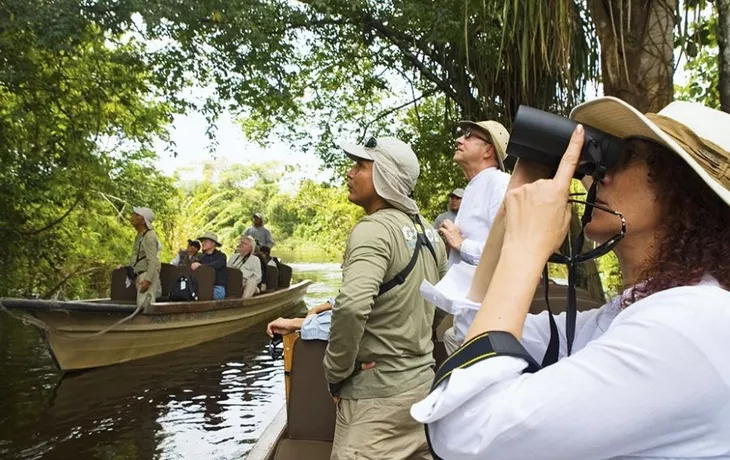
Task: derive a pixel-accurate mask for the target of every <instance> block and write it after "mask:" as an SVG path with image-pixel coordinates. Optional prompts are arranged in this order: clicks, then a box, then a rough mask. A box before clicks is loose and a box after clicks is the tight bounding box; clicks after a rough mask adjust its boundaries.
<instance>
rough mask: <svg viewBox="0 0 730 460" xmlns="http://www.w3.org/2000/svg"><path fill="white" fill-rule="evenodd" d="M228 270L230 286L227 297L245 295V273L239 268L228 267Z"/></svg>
mask: <svg viewBox="0 0 730 460" xmlns="http://www.w3.org/2000/svg"><path fill="white" fill-rule="evenodd" d="M226 270H227V271H228V286H227V287H226V299H240V298H241V297H243V273H241V270H239V269H237V268H231V267H226Z"/></svg>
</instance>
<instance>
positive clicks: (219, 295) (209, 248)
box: [190, 232, 228, 300]
mask: <svg viewBox="0 0 730 460" xmlns="http://www.w3.org/2000/svg"><path fill="white" fill-rule="evenodd" d="M198 241H200V244H201V246H202V248H203V251H202V254H201V255H200V257H199V258H198V261H197V262H193V263H192V264H191V265H190V268H191V269H193V270H197V269H198V267H200V266H201V265H207V266H209V267H211V268H212V269H213V270H215V281H214V282H213V299H214V300H221V299H225V298H226V286H227V285H228V272H226V259H227V258H226V255H225V254H223V253H222V252H221V251H219V250H218V248H219V247H221V243H220V242H219V241H218V235H216V234H215V233H213V232H206V233H205V235H203V236H201V237H200V238H198Z"/></svg>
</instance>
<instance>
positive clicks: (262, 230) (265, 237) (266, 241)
mask: <svg viewBox="0 0 730 460" xmlns="http://www.w3.org/2000/svg"><path fill="white" fill-rule="evenodd" d="M243 234H244V235H246V236H252V237H253V239H254V240H256V246H259V247H260V246H267V247H268V248H269V249H271V248H273V247H274V240H273V239H272V238H271V232H270V231H269V229H268V228H266V227H264V216H263V214H261V213H259V212H257V213H255V214H254V215H253V225H252V226H250V227H248V228H247V229H246V231H245V232H243Z"/></svg>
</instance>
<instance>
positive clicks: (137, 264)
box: [127, 207, 162, 308]
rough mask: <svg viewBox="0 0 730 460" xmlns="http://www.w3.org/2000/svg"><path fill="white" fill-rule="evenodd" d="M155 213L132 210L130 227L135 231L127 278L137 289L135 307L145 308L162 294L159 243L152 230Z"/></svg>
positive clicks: (138, 209) (146, 209)
mask: <svg viewBox="0 0 730 460" xmlns="http://www.w3.org/2000/svg"><path fill="white" fill-rule="evenodd" d="M154 220H155V213H154V212H152V210H151V209H150V208H143V207H140V208H133V212H132V219H131V222H132V226H134V228H135V229H136V230H137V236H136V237H135V239H134V245H133V249H132V258H131V259H130V261H129V265H128V266H127V272H128V273H127V277H128V278H129V277H130V275H132V277H131V279H130V281H133V282H134V285H135V288H136V289H137V306H138V307H142V308H146V307H147V306H149V305H150V304H151V303H152V302H154V301H155V299H156V298H157V297H159V296H160V295H161V294H162V286H161V285H160V256H159V248H160V242H159V240H158V239H157V233H155V231H154V230H153V229H152V221H154Z"/></svg>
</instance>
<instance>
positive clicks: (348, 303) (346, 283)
mask: <svg viewBox="0 0 730 460" xmlns="http://www.w3.org/2000/svg"><path fill="white" fill-rule="evenodd" d="M341 146H342V148H343V149H344V150H345V153H347V154H348V156H350V158H352V159H353V160H354V161H355V165H354V166H353V167H352V169H351V170H350V171H349V172H348V173H347V179H348V180H347V186H348V189H349V195H348V199H349V200H350V201H351V202H352V203H354V204H356V205H358V206H360V207H362V208H363V209H364V210H365V212H366V213H367V216H366V217H364V218H362V219H361V220H360V221H359V222H358V223H357V225H355V227H354V228H353V229H352V232H351V233H350V237H349V239H348V242H347V247H346V249H345V259H344V264H343V282H342V286H341V288H340V293H339V295H338V296H337V298H336V299H335V306H334V308H333V312H332V325H331V328H330V337H329V345H328V346H327V352H326V354H325V358H324V367H325V374H326V378H327V381H328V382H329V384H330V392H331V393H332V394H333V396H334V398H335V401H336V403H337V425H336V428H335V438H334V444H333V448H332V457H331V458H332V459H333V460H334V459H337V460H339V459H355V458H366V459H393V460H397V459H427V458H431V456H430V454H429V451H428V447H427V444H426V437H425V434H424V429H423V426H422V425H420V424H419V423H417V422H416V421H415V420H413V419H412V418H411V416H410V413H409V410H410V406H411V404H412V403H414V402H416V401H419V400H420V399H421V398H423V397H425V395H426V394H427V393H428V391H429V389H430V385H431V381H432V379H433V375H434V374H433V366H434V360H433V357H432V350H433V344H432V342H431V337H432V327H433V321H434V307H433V305H431V304H429V303H427V302H426V301H425V300H424V299H423V297H422V296H421V295H420V293H419V286H420V285H421V282H423V281H424V280H427V281H429V282H431V283H434V282H436V281H438V279H439V278H440V277H441V276H442V275H443V274H444V273H446V270H447V262H446V251H445V246H444V243H443V241H442V240H441V238H439V237H438V236H437V234H436V233H435V231H434V230H433V227H431V226H430V225H429V224H428V223H426V220H425V219H424V218H423V217H421V216H420V215H419V211H418V207H417V205H416V203H415V202H414V201H413V200H412V199H411V198H410V196H411V195H412V192H413V188H414V187H415V185H416V180H417V178H418V175H419V166H418V160H417V158H416V155H415V154H414V153H413V151H412V150H411V148H410V147H409V146H408V145H407V144H405V143H403V142H401V141H399V140H398V139H395V138H379V139H374V138H373V139H371V140H370V141H368V143H367V144H365V146H358V145H353V144H345V143H343V144H341ZM419 234H421V235H422V237H421V238H420V239H419ZM417 246H419V247H420V249H418V252H417V258H415V259H414V258H413V256H414V253H416V250H417ZM407 266H410V267H411V271H410V273H408V274H407V275H405V276H404V273H403V271H404V269H405V268H406V267H407ZM397 275H401V277H400V278H399V279H398V278H397ZM403 278H404V279H403ZM394 279H397V281H400V283H399V282H397V281H392V280H394ZM383 286H390V289H389V290H387V292H383V291H384V290H385V288H384V287H383ZM363 363H374V366H372V365H363Z"/></svg>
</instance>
